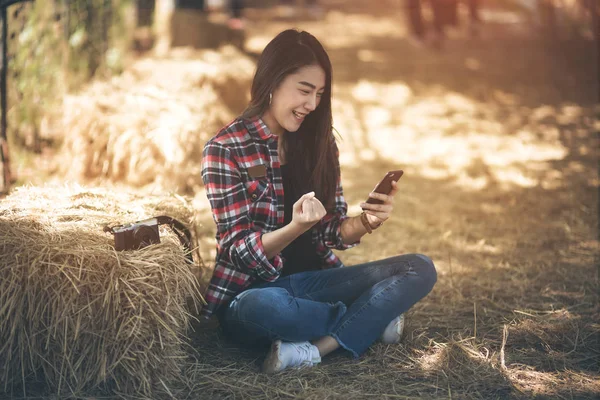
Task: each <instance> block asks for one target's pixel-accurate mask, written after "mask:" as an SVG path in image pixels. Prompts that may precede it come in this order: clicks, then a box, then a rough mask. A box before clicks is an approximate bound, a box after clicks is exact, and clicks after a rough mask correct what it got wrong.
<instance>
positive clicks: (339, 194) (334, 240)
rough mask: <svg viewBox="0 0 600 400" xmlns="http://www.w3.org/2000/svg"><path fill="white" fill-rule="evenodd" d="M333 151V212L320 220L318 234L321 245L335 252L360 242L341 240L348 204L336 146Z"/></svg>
mask: <svg viewBox="0 0 600 400" xmlns="http://www.w3.org/2000/svg"><path fill="white" fill-rule="evenodd" d="M335 151H336V168H337V170H338V181H337V186H336V190H335V208H334V210H333V212H329V213H327V215H326V216H325V217H324V218H323V219H321V223H320V233H321V236H322V240H323V243H324V244H325V246H326V247H328V248H331V249H337V250H346V249H350V248H352V247H354V246H356V245H358V244H359V243H360V240H357V241H356V242H354V243H349V244H346V243H344V240H343V239H342V223H343V222H344V221H345V220H347V219H348V218H350V217H348V215H347V212H348V204H347V203H346V200H345V199H344V189H343V188H342V178H341V170H340V164H339V161H337V160H338V157H339V150H338V149H337V146H336V147H335Z"/></svg>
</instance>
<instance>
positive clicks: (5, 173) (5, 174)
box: [0, 5, 12, 193]
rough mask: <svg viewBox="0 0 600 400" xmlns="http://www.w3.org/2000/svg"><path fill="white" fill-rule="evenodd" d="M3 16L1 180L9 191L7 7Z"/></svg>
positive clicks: (1, 187)
mask: <svg viewBox="0 0 600 400" xmlns="http://www.w3.org/2000/svg"><path fill="white" fill-rule="evenodd" d="M0 15H1V16H2V71H0V102H1V103H2V113H1V117H0V154H1V155H2V177H1V179H2V181H1V182H0V193H8V190H9V189H10V184H11V180H12V174H11V171H10V155H9V152H8V139H7V137H6V109H7V105H6V70H7V68H8V60H7V58H8V49H7V44H8V40H7V37H8V26H7V25H8V18H7V13H6V7H5V6H4V5H2V8H1V9H0Z"/></svg>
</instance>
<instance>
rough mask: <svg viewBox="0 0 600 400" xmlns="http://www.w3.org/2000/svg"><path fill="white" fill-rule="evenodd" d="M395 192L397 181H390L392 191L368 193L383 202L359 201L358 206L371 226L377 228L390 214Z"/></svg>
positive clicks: (396, 191)
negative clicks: (386, 193)
mask: <svg viewBox="0 0 600 400" xmlns="http://www.w3.org/2000/svg"><path fill="white" fill-rule="evenodd" d="M396 193H398V182H395V181H392V191H391V192H390V194H388V195H385V194H382V193H376V192H371V193H369V197H371V198H373V199H377V200H381V201H383V204H370V203H366V202H365V203H360V207H361V208H362V209H363V211H364V212H365V214H367V219H368V221H369V224H370V225H371V227H373V228H377V227H378V226H379V225H381V224H383V222H384V221H386V220H387V219H388V218H389V217H390V216H391V215H392V210H393V209H394V197H395V196H396Z"/></svg>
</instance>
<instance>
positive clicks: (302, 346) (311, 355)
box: [262, 340, 321, 374]
mask: <svg viewBox="0 0 600 400" xmlns="http://www.w3.org/2000/svg"><path fill="white" fill-rule="evenodd" d="M320 362H321V355H320V354H319V349H317V346H315V345H313V344H310V343H309V342H297V343H292V342H282V341H281V340H276V341H274V342H273V343H272V344H271V350H269V353H268V354H267V357H266V358H265V361H264V362H263V365H262V371H263V372H264V373H266V374H273V373H275V372H280V371H283V370H284V369H286V368H302V367H312V366H313V365H315V364H318V363H320Z"/></svg>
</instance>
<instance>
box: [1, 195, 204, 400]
mask: <svg viewBox="0 0 600 400" xmlns="http://www.w3.org/2000/svg"><path fill="white" fill-rule="evenodd" d="M161 214H168V215H170V216H173V217H175V218H177V219H179V220H180V221H182V222H184V223H188V224H189V223H191V218H192V211H191V208H190V207H189V206H188V205H187V204H186V203H184V202H182V201H181V198H180V197H174V196H161V197H158V196H144V197H140V196H133V195H127V194H124V193H109V192H107V191H106V190H102V189H86V188H81V187H62V188H56V187H53V188H52V187H46V188H35V187H28V188H24V187H20V188H17V189H16V190H15V191H14V192H13V193H12V194H11V195H10V196H8V197H7V198H6V199H4V200H2V201H1V202H0V321H2V324H0V393H1V392H3V391H11V390H14V389H15V388H18V387H19V386H21V385H23V386H22V387H23V388H28V387H29V386H28V385H29V384H30V383H31V382H32V381H36V380H37V379H39V378H40V377H42V379H43V385H44V387H45V389H46V390H49V391H52V392H54V393H57V394H59V397H60V396H61V395H64V394H65V393H67V394H68V395H69V396H71V395H78V394H81V393H89V392H90V391H92V392H93V391H100V392H103V393H104V392H109V393H111V394H115V393H116V394H120V395H121V396H125V397H128V396H133V395H135V396H148V397H152V398H155V397H159V394H160V393H164V392H165V391H167V392H168V391H169V390H172V389H171V388H172V387H173V385H175V383H174V382H177V379H178V377H179V373H180V369H181V367H182V361H183V360H184V359H185V358H186V356H187V355H189V353H186V351H185V350H186V347H187V344H186V332H187V329H188V326H189V322H190V317H191V315H190V312H191V311H192V310H190V309H189V305H190V304H191V305H198V304H199V302H200V301H201V300H202V299H201V295H200V291H199V287H198V283H197V280H196V278H195V275H194V271H193V269H192V267H191V266H190V264H188V263H187V262H186V259H185V255H184V252H183V251H182V247H181V245H180V243H179V241H178V239H177V238H176V236H175V235H174V234H173V233H172V232H171V231H170V229H168V228H166V227H164V226H161V243H160V244H156V245H152V246H149V247H146V248H144V249H141V250H138V251H128V252H116V251H115V250H114V247H113V244H114V240H113V237H112V235H111V234H109V233H104V232H103V230H102V228H103V226H105V225H106V224H108V225H111V226H112V225H116V224H122V223H127V222H133V221H137V220H140V219H145V218H149V217H152V216H156V215H161ZM162 228H164V229H162ZM193 308H195V307H193ZM193 311H194V312H195V310H193ZM0 397H1V396H0Z"/></svg>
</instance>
